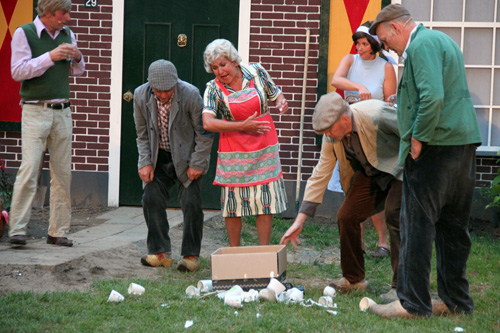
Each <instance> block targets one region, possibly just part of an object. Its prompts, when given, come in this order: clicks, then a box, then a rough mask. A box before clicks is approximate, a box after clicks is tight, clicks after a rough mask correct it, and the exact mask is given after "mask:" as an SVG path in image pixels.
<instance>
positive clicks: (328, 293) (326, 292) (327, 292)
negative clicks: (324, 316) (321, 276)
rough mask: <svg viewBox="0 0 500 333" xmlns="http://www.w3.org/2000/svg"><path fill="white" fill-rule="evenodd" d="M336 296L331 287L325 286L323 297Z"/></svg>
mask: <svg viewBox="0 0 500 333" xmlns="http://www.w3.org/2000/svg"><path fill="white" fill-rule="evenodd" d="M336 295H337V293H336V291H335V288H333V287H332V286H326V287H325V289H323V296H330V297H335V296H336Z"/></svg>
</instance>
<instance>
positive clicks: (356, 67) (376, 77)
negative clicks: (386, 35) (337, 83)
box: [344, 54, 387, 101]
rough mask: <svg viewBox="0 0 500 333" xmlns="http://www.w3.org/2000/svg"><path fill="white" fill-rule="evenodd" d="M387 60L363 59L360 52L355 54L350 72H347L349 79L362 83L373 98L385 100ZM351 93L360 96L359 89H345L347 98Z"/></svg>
mask: <svg viewBox="0 0 500 333" xmlns="http://www.w3.org/2000/svg"><path fill="white" fill-rule="evenodd" d="M386 63H387V61H385V60H384V59H382V58H380V57H379V56H377V57H375V59H373V60H363V59H361V57H360V56H359V54H354V60H353V62H352V65H351V68H349V72H347V79H349V80H351V81H353V82H356V83H361V84H362V85H364V86H365V87H366V88H367V89H368V90H369V91H370V93H371V94H372V98H373V99H379V100H381V101H384V100H385V98H384V80H385V64H386ZM349 95H356V96H358V98H359V93H358V92H357V91H349V90H346V91H344V96H345V99H346V100H348V96H349Z"/></svg>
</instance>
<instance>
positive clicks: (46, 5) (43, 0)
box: [36, 0, 71, 17]
mask: <svg viewBox="0 0 500 333" xmlns="http://www.w3.org/2000/svg"><path fill="white" fill-rule="evenodd" d="M59 9H63V10H66V11H68V12H69V11H70V10H71V0H39V1H38V6H37V9H36V10H37V12H38V16H40V17H42V16H44V15H45V11H46V10H48V11H49V13H51V14H54V13H55V12H56V10H59Z"/></svg>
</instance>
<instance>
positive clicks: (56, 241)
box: [47, 235, 73, 247]
mask: <svg viewBox="0 0 500 333" xmlns="http://www.w3.org/2000/svg"><path fill="white" fill-rule="evenodd" d="M47 244H53V245H57V246H67V247H72V246H73V241H72V240H71V239H67V238H66V237H52V236H51V235H47Z"/></svg>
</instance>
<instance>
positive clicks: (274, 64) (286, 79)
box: [0, 0, 498, 186]
mask: <svg viewBox="0 0 500 333" xmlns="http://www.w3.org/2000/svg"><path fill="white" fill-rule="evenodd" d="M320 4H321V0H252V7H251V11H252V13H251V27H250V29H251V30H250V33H251V37H250V61H251V62H260V63H262V64H263V66H264V67H265V68H266V69H267V70H268V71H269V73H270V74H271V76H272V77H273V78H274V80H275V82H276V83H277V84H278V85H279V86H280V87H282V89H283V93H284V95H285V97H286V99H287V100H288V103H289V107H290V110H289V112H288V114H286V115H279V113H278V112H277V111H276V110H274V109H273V110H271V113H272V115H273V118H274V120H275V125H276V129H277V131H278V136H279V140H280V148H281V151H280V156H281V162H282V167H283V172H284V178H285V179H287V180H292V181H294V180H296V177H297V176H296V173H297V160H298V152H299V129H300V111H301V101H302V80H303V75H304V55H305V41H306V29H307V28H309V29H310V33H311V35H310V46H309V66H308V70H307V78H308V80H307V90H306V99H305V100H306V103H305V116H304V137H303V147H302V164H301V180H302V181H306V180H307V178H309V176H310V174H311V172H312V169H313V168H314V166H315V165H316V163H317V161H318V159H319V147H318V146H316V144H315V136H314V132H313V131H312V126H311V119H312V113H313V110H314V105H315V104H316V98H317V84H318V77H317V73H318V57H319V53H318V52H319V25H320ZM71 16H72V22H71V28H72V30H73V31H74V32H75V33H76V34H77V41H78V46H79V48H80V49H81V50H82V52H83V55H84V58H85V62H86V71H85V73H84V74H83V75H82V76H80V77H77V78H74V79H72V80H71V91H72V93H71V94H72V95H71V103H72V105H73V106H72V111H73V127H74V129H73V152H72V155H73V158H72V163H73V165H72V169H73V170H75V171H96V172H107V171H108V163H109V159H108V156H109V151H108V145H109V116H110V85H111V78H110V75H111V27H112V0H99V7H98V8H85V7H84V6H83V2H78V3H76V2H75V3H74V4H73V8H72V15H71ZM0 156H1V158H3V159H4V160H5V161H6V166H7V168H8V169H17V168H19V166H20V161H21V137H20V133H19V132H4V131H0ZM496 160H497V158H496V157H479V158H478V160H477V175H476V177H477V185H478V186H489V185H490V184H491V180H492V179H493V178H494V177H495V175H496V172H497V170H498V165H497V164H496ZM45 161H46V163H45V165H44V167H45V169H48V156H47V157H46V159H45Z"/></svg>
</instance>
